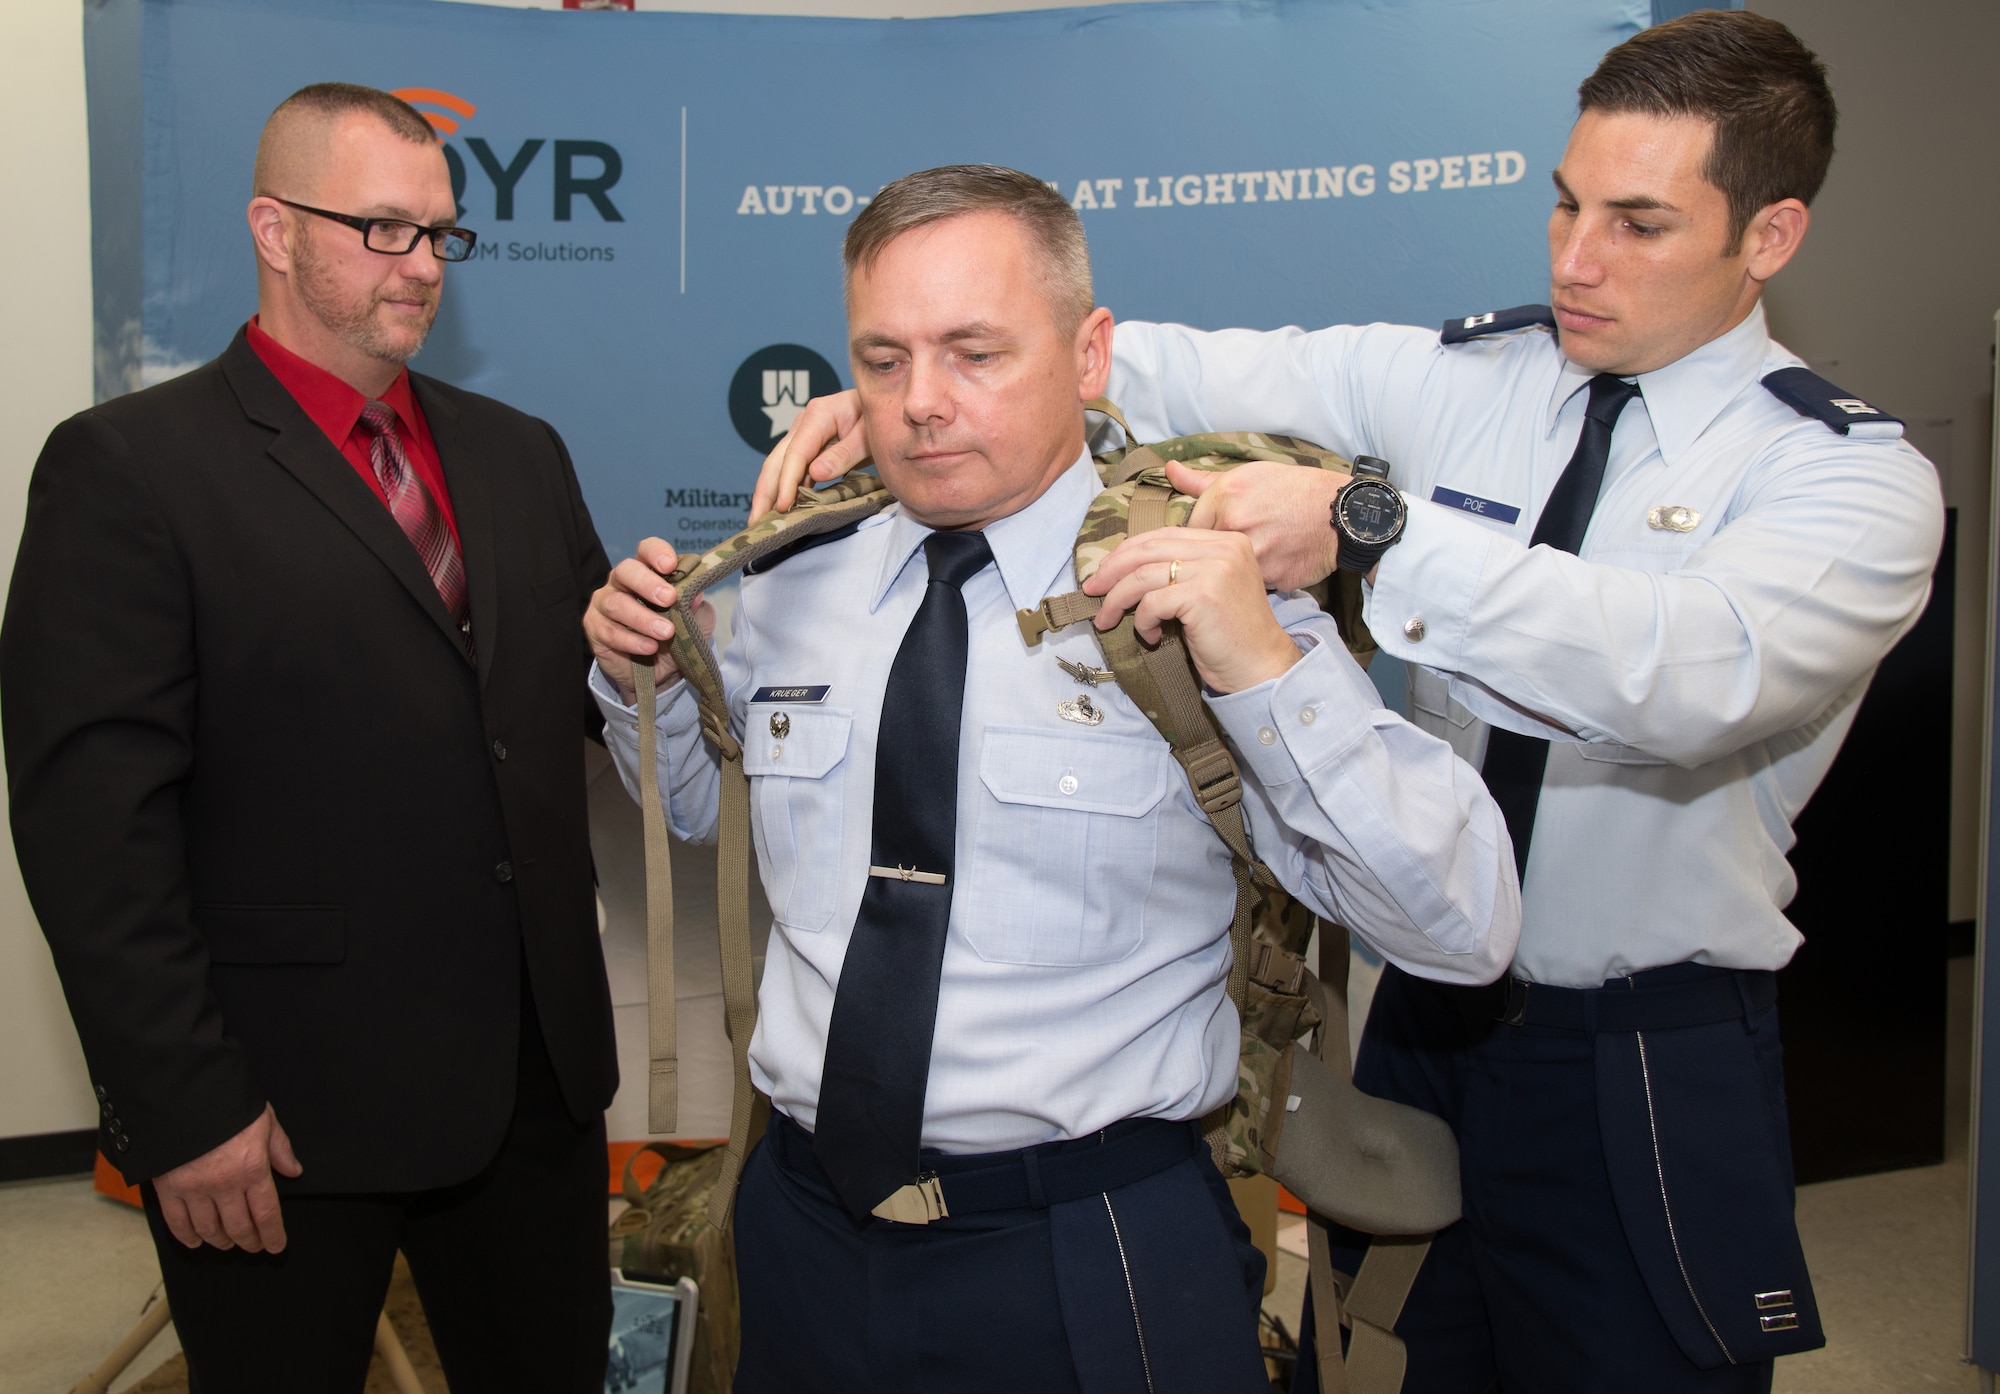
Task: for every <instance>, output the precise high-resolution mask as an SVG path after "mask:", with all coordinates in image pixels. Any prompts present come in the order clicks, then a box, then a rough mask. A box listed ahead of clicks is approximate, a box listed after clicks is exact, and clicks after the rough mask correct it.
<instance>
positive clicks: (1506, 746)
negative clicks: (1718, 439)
mask: <svg viewBox="0 0 2000 1394" xmlns="http://www.w3.org/2000/svg"><path fill="white" fill-rule="evenodd" d="M1638 395H1639V385H1638V384H1637V383H1634V382H1627V381H1625V380H1624V379H1623V378H1620V377H1613V376H1612V375H1611V374H1610V373H1599V374H1598V375H1597V376H1596V377H1594V378H1592V379H1591V380H1590V404H1589V405H1588V406H1586V407H1585V408H1584V409H1583V434H1582V435H1580V436H1578V437H1577V441H1576V453H1575V454H1573V455H1571V456H1570V457H1569V464H1568V465H1567V466H1565V467H1564V469H1563V472H1562V478H1560V479H1558V480H1557V481H1556V487H1555V488H1554V489H1553V490H1551V491H1550V493H1549V501H1548V502H1547V503H1546V504H1544V505H1543V506H1542V516H1541V517H1539V518H1537V519H1536V520H1535V535H1534V538H1533V539H1532V540H1531V541H1530V542H1529V543H1528V545H1529V546H1531V547H1541V546H1549V547H1554V548H1556V549H1558V550H1560V551H1564V552H1568V553H1570V554H1571V555H1575V553H1576V550H1577V548H1579V547H1581V546H1582V545H1583V534H1584V532H1585V531H1586V530H1587V529H1588V528H1589V527H1590V513H1591V510H1592V509H1594V508H1596V507H1597V494H1598V490H1599V489H1601V488H1602V487H1603V485H1604V463H1605V461H1607V460H1608V459H1610V458H1611V428H1612V427H1613V426H1615V425H1616V424H1617V423H1618V413H1619V412H1621V411H1623V410H1625V404H1626V403H1627V402H1629V401H1631V400H1632V399H1633V398H1634V397H1636V396H1638ZM1548 763H1549V743H1548V742H1547V741H1545V740H1542V739H1540V738H1538V737H1535V736H1524V735H1521V734H1520V733H1519V732H1516V731H1503V730H1501V729H1500V728H1499V727H1497V726H1496V727H1494V728H1493V730H1491V731H1490V732H1488V733H1487V737H1486V763H1485V764H1484V765H1483V766H1481V767H1480V773H1481V774H1482V775H1483V776H1484V777H1485V779H1486V788H1487V789H1488V791H1489V792H1491V793H1492V795H1493V802H1495V803H1497V804H1499V805H1500V813H1501V816H1502V817H1504V818H1505V819H1506V820H1507V835H1508V837H1510V838H1512V839H1513V842H1514V870H1515V871H1516V872H1517V873H1518V874H1519V876H1520V878H1521V881H1522V883H1523V884H1526V882H1527V879H1528V841H1529V839H1530V838H1531V837H1533V836H1534V832H1535V805H1536V804H1538V803H1540V802H1541V798H1542V772H1543V771H1544V770H1545V769H1546V768H1547V767H1548Z"/></svg>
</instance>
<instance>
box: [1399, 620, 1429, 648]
mask: <svg viewBox="0 0 2000 1394" xmlns="http://www.w3.org/2000/svg"><path fill="white" fill-rule="evenodd" d="M1424 631H1425V625H1424V617H1423V616H1422V615H1411V616H1410V617H1409V618H1408V619H1406V620H1404V621H1403V637H1404V638H1405V639H1408V640H1409V641H1410V642H1411V643H1413V644H1414V643H1417V642H1418V641H1420V640H1421V639H1422V638H1423V637H1424Z"/></svg>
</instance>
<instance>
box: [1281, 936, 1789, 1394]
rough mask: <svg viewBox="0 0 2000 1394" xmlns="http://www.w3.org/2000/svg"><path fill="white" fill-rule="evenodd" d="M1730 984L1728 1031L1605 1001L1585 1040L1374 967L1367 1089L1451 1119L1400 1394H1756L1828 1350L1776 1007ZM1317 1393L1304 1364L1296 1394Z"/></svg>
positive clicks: (1746, 987)
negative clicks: (1607, 1008)
mask: <svg viewBox="0 0 2000 1394" xmlns="http://www.w3.org/2000/svg"><path fill="white" fill-rule="evenodd" d="M1716 976H1717V970H1712V969H1705V968H1701V967H1699V966H1697V965H1692V964H1682V965H1677V966H1676V967H1673V968H1666V969H1658V970H1655V971H1654V972H1652V973H1646V974H1640V975H1638V980H1639V982H1640V983H1641V984H1643V985H1645V986H1648V987H1671V986H1673V985H1675V984H1677V983H1686V982H1691V981H1694V980H1695V979H1697V978H1702V977H1716ZM1720 976H1721V978H1724V979H1729V978H1733V979H1734V980H1735V982H1736V986H1737V987H1738V988H1739V989H1740V990H1741V992H1742V995H1743V1003H1744V1008H1743V1010H1742V1011H1741V1012H1739V1013H1738V1014H1737V1016H1736V1019H1734V1020H1729V1021H1715V1022H1710V1023H1708V1024H1704V1025H1696V1026H1685V1027H1677V1028H1675V1029H1670V1030H1649V1031H1643V1032H1634V1031H1616V1032H1612V1031H1602V1030H1598V1029H1595V1025H1594V1021H1595V1010H1596V1009H1595V1007H1588V1010H1589V1011H1590V1013H1591V1020H1590V1021H1589V1022H1586V1023H1585V1024H1584V1025H1582V1026H1579V1027H1575V1028H1571V1027H1564V1026H1549V1025H1535V1024H1526V1025H1518V1026H1514V1025H1503V1024H1501V1023H1499V1022H1495V1021H1490V1020H1485V1021H1481V1020H1474V1019H1469V1018H1468V1016H1467V1014H1466V1013H1465V1011H1464V1010H1463V1006H1462V1002H1461V1001H1459V1000H1455V999H1454V998H1453V996H1452V995H1451V994H1450V993H1448V992H1446V991H1441V990H1439V989H1438V988H1436V987H1434V986H1432V985H1430V984H1428V983H1424V982H1422V981H1421V980H1419V979H1416V978H1413V977H1411V976H1409V975H1408V974H1405V973H1402V972H1400V971H1398V970H1397V969H1396V968H1394V967H1390V968H1388V969H1386V970H1385V971H1384V973H1383V976H1382V982H1381V985H1380V987H1379V988H1378V990H1377V992H1376V996H1375V1002H1374V1006H1373V1008H1372V1009H1371V1010H1370V1012H1369V1016H1368V1025H1367V1030H1366V1033H1365V1035H1364V1037H1363V1041H1362V1046H1361V1052H1360V1056H1359V1058H1358V1060H1357V1061H1356V1068H1355V1082H1356V1083H1357V1084H1358V1085H1359V1086H1360V1087H1361V1088H1362V1089H1363V1090H1365V1091H1367V1092H1368V1093H1370V1094H1375V1095H1379V1096H1381V1097H1384V1098H1390V1099H1397V1100H1400V1101H1402V1102H1405V1103H1410V1104H1414V1105H1416V1106H1417V1107H1419V1108H1422V1109H1425V1110H1427V1111H1429V1112H1432V1113H1435V1114H1437V1115H1438V1116H1440V1117H1442V1118H1444V1119H1445V1120H1446V1121H1448V1122H1449V1123H1450V1124H1451V1125H1452V1128H1453V1130H1454V1131H1455V1132H1456V1133H1457V1134H1458V1140H1459V1160H1460V1175H1461V1181H1462V1185H1463V1191H1464V1218H1463V1219H1461V1220H1460V1221H1459V1222H1458V1223H1457V1224H1455V1225H1453V1226H1452V1227H1451V1228H1449V1229H1447V1230H1445V1231H1444V1232H1443V1233H1441V1234H1440V1235H1439V1236H1438V1238H1437V1241H1436V1242H1435V1244H1434V1245H1433V1246H1432V1248H1431V1251H1430V1254H1429V1257H1428V1258H1427V1259H1426V1260H1425V1263H1424V1267H1423V1270H1422V1272H1421V1273H1420V1274H1419V1275H1418V1278H1417V1282H1416V1286H1415V1288H1414V1289H1413V1290H1412V1291H1411V1294H1410V1299H1409V1302H1408V1303H1407V1304H1406V1305H1405V1307H1404V1309H1403V1315H1402V1318H1401V1320H1399V1321H1398V1322H1397V1325H1396V1332H1397V1334H1398V1335H1399V1336H1401V1337H1402V1338H1403V1340H1404V1342H1405V1345H1406V1347H1407V1349H1408V1353H1409V1367H1408V1375H1407V1377H1406V1380H1405V1383H1404V1389H1405V1391H1406V1394H1486V1391H1507V1394H1570V1392H1571V1391H1574V1394H1656V1391H1657V1394H1681V1392H1682V1391H1686V1394H1762V1391H1765V1390H1768V1389H1769V1388H1770V1387H1771V1377H1772V1359H1773V1357H1775V1356H1777V1355H1782V1354H1788V1353H1790V1352H1791V1351H1794V1350H1802V1349H1808V1348H1811V1347H1814V1346H1818V1345H1821V1344H1823V1343H1824V1342H1823V1338H1822V1337H1821V1335H1820V1329H1819V1317H1818V1312H1817V1310H1816V1308H1815V1307H1814V1306H1813V1298H1812V1292H1811V1288H1810V1285H1809V1282H1808V1280H1807V1277H1806V1271H1805V1260H1804V1256H1803V1254H1802V1252H1801V1251H1800V1248H1799V1243H1798V1236H1797V1231H1796V1229H1795V1228H1794V1226H1793V1220H1792V1179H1791V1178H1792V1159H1791V1147H1790V1143H1789V1140H1788V1136H1787V1131H1786V1119H1785V1098H1784V1079H1783V1071H1782V1060H1781V1055H1780V1048H1779V1044H1778V1017H1777V1008H1776V1005H1775V994H1774V993H1772V992H1771V991H1770V985H1769V982H1768V978H1767V977H1765V978H1764V980H1763V981H1761V982H1759V981H1754V980H1755V979H1758V978H1760V977H1763V975H1750V974H1736V975H1726V974H1725V975H1720ZM1619 983H1620V984H1621V985H1622V984H1624V983H1625V980H1623V979H1621V980H1619ZM1611 990H1613V989H1612V988H1611V987H1610V986H1608V985H1607V988H1606V989H1603V990H1602V991H1611ZM1534 991H1535V990H1534V989H1530V992H1529V1000H1530V1002H1532V1001H1533V993H1534ZM1589 996H1595V994H1573V995H1572V999H1573V1000H1574V1001H1575V1002H1577V1003H1578V1004H1579V1005H1587V1004H1585V1003H1584V1002H1583V999H1584V998H1586V997H1589ZM1340 1237H1341V1238H1344V1239H1345V1240H1346V1241H1347V1242H1346V1244H1345V1246H1343V1245H1341V1243H1340V1242H1339V1239H1337V1243H1336V1250H1335V1254H1334V1266H1335V1267H1336V1268H1338V1269H1344V1270H1345V1271H1348V1272H1353V1271H1354V1268H1355V1265H1357V1264H1358V1263H1359V1262H1360V1260H1361V1253H1362V1246H1364V1245H1365V1243H1366V1239H1365V1237H1364V1236H1360V1235H1355V1234H1352V1233H1351V1232H1350V1233H1346V1234H1345V1235H1343V1236H1340ZM1777 1294H1785V1300H1783V1301H1776V1300H1774V1299H1775V1297H1776V1295H1777ZM1760 1295H1761V1301H1760ZM1305 1325H1306V1326H1307V1327H1308V1328H1310V1327H1311V1326H1312V1325H1313V1323H1312V1321H1311V1307H1310V1304H1308V1307H1307V1321H1306V1323H1305ZM1313 1335H1314V1336H1315V1337H1316V1336H1317V1335H1318V1333H1317V1332H1314V1333H1313ZM1301 1344H1302V1345H1304V1344H1305V1341H1304V1340H1303V1339H1302V1341H1301ZM1317 1389H1318V1379H1317V1374H1316V1372H1315V1371H1314V1369H1313V1368H1312V1364H1311V1357H1310V1355H1309V1354H1305V1353H1302V1356H1301V1359H1300V1363H1299V1375H1298V1378H1297V1379H1296V1380H1295V1382H1294V1384H1293V1391H1294V1394H1301V1391H1313V1394H1316V1391H1317Z"/></svg>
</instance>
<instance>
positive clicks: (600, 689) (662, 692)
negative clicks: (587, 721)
mask: <svg viewBox="0 0 2000 1394" xmlns="http://www.w3.org/2000/svg"><path fill="white" fill-rule="evenodd" d="M686 685H687V679H685V678H680V677H677V678H675V679H674V680H673V681H672V682H670V683H668V684H667V685H666V686H664V687H662V688H660V689H659V690H658V691H657V692H655V693H654V694H653V717H654V719H655V720H658V719H659V717H660V715H661V713H663V712H665V711H666V709H667V708H668V707H670V706H672V705H673V702H674V698H676V697H678V696H679V695H680V690H681V689H682V688H683V687H685V686H686ZM590 695H591V696H592V697H595V698H596V699H597V709H598V710H599V711H601V712H603V713H604V719H605V720H606V721H610V720H612V719H614V718H616V717H623V718H624V724H625V725H627V726H637V725H638V724H639V706H638V703H637V702H631V703H627V702H626V701H625V699H624V698H623V697H620V696H619V695H618V685H617V684H616V683H614V682H612V681H611V679H610V678H609V677H607V676H606V675H605V672H604V669H603V668H602V667H601V666H600V665H598V664H596V663H593V664H591V665H590Z"/></svg>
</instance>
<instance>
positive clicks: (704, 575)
mask: <svg viewBox="0 0 2000 1394" xmlns="http://www.w3.org/2000/svg"><path fill="white" fill-rule="evenodd" d="M891 502H893V499H892V498H891V497H890V495H889V493H888V491H887V490H886V489H885V488H884V487H883V485H882V481H881V480H879V479H877V478H875V477H874V476H873V475H868V474H850V475H848V476H847V477H846V478H844V479H841V480H838V481H836V482H834V483H833V484H831V485H828V486H827V487H826V488H823V489H817V490H801V491H800V493H799V501H798V503H797V504H796V505H795V506H794V507H793V509H792V511H791V512H790V513H769V514H766V515H765V516H764V517H762V518H760V519H758V520H757V521H756V522H754V523H752V524H751V525H750V526H749V527H748V528H745V529H744V530H743V531H742V532H740V533H738V534H736V536H734V537H732V538H730V539H729V540H728V541H727V542H724V543H723V544H722V545H721V546H719V547H716V548H714V549H712V550H711V551H708V552H705V553H703V554H702V555H701V556H699V557H694V558H690V559H688V560H687V561H685V562H683V563H682V565H681V566H679V567H677V568H676V569H675V571H674V574H673V575H672V576H670V577H668V578H667V579H668V581H669V582H670V583H671V584H672V585H673V587H674V591H675V595H674V603H673V604H672V605H671V606H670V607H668V610H667V613H668V615H669V616H670V617H671V618H672V620H673V623H674V635H673V638H672V639H670V640H669V641H668V645H667V647H668V652H669V653H671V654H672V656H673V659H674V665H675V667H676V668H678V669H679V670H680V672H681V674H682V675H683V676H684V677H685V678H686V679H687V681H688V682H689V683H690V684H691V685H692V686H693V687H694V690H695V699H696V702H697V703H698V704H699V706H700V708H701V726H702V733H703V734H704V735H705V736H706V737H707V738H708V740H709V742H710V743H711V744H713V745H714V746H715V748H716V749H717V751H718V752H720V754H721V755H722V771H721V776H722V789H721V801H722V802H721V830H720V843H721V846H720V850H719V852H718V857H717V866H716V914H717V927H718V930H719V933H720V939H721V950H722V1004H723V1015H724V1021H725V1024H726V1026H727V1029H728V1032H729V1044H730V1053H731V1055H732V1056H733V1057H734V1064H735V1071H734V1073H735V1092H734V1098H733V1101H732V1110H731V1116H730V1127H729V1144H728V1150H727V1152H726V1153H725V1154H724V1158H723V1164H722V1175H721V1178H720V1179H719V1180H718V1181H717V1183H716V1187H715V1190H714V1192H713V1193H712V1195H711V1196H710V1198H709V1219H710V1220H711V1221H712V1222H713V1223H714V1224H715V1226H716V1227H717V1228H718V1229H719V1228H722V1227H723V1226H725V1225H727V1223H728V1221H729V1211H730V1205H731V1202H732V1201H733V1199H734V1197H735V1194H736V1178H737V1176H738V1175H739V1174H740V1173H741V1170H742V1166H743V1158H744V1156H745V1154H746V1153H747V1152H748V1151H749V1147H750V1136H749V1134H750V1124H751V1119H752V1113H753V1109H754V1106H755V1103H756V1093H755V1090H754V1089H753V1088H752V1086H751V1083H750V1034H751V1031H752V1030H753V1029H754V1027H755V1026H756V1021H757V997H756V987H755V983H754V981H753V975H752V969H751V954H750V790H749V779H748V777H747V776H746V775H745V774H744V772H743V748H742V746H741V745H740V744H739V743H738V742H737V740H736V737H735V735H734V734H733V733H732V732H731V731H730V729H729V705H728V696H727V694H726V693H725V692H724V691H723V687H722V668H721V665H720V664H719V663H717V662H716V658H715V649H714V647H713V646H712V645H711V644H710V643H709V641H708V637H707V636H706V635H705V634H703V633H702V632H701V626H700V625H699V624H698V623H697V622H696V620H695V613H694V612H695V605H696V603H697V602H698V601H699V600H700V599H701V596H702V594H703V592H705V591H707V590H708V589H709V588H710V587H712V586H714V585H715V584H716V583H717V582H719V581H722V580H724V579H726V578H727V577H730V576H733V575H735V574H736V573H737V572H739V571H742V570H744V569H745V568H746V567H749V566H752V565H754V564H755V563H757V562H760V561H769V560H770V559H771V558H773V557H775V556H776V554H778V553H779V552H782V551H785V550H787V549H801V548H803V547H805V546H808V545H811V544H813V543H814V542H816V541H818V540H820V539H823V538H827V537H828V536H829V535H830V534H832V533H835V532H839V531H841V530H843V529H847V530H851V529H853V528H854V527H856V526H858V525H859V524H860V522H861V521H862V520H863V519H866V518H868V517H870V516H872V515H874V514H876V513H879V512H880V511H881V510H882V509H884V508H885V507H887V506H888V505H889V504H890V503H891ZM632 685H633V687H634V688H635V689H636V690H637V693H638V707H639V788H640V789H641V790H642V791H644V792H643V794H642V797H641V798H640V800H639V804H640V810H641V817H642V821H643V825H644V829H645V859H646V997H647V1010H646V1021H647V1057H648V1062H647V1089H646V1126H647V1130H648V1131H649V1132H655V1133H670V1132H673V1131H674V1130H675V1128H676V1127H677V1126H678V1121H679V1119H678V1114H679V1074H680V1058H679V1057H680V1050H679V1041H678V1036H679V1022H678V1021H677V1019H676V1015H675V1013H676V1006H675V1001H674V996H675V983H674V873H673V861H672V842H671V839H670V837H669V834H668V832H667V822H666V814H665V812H664V810H663V809H662V808H661V805H660V798H659V794H658V790H659V787H660V778H659V751H658V741H657V737H656V732H655V728H654V721H653V712H654V708H655V705H656V701H655V691H654V684H653V668H652V665H651V664H650V663H647V662H645V661H643V660H640V661H637V662H634V663H633V665H632Z"/></svg>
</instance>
